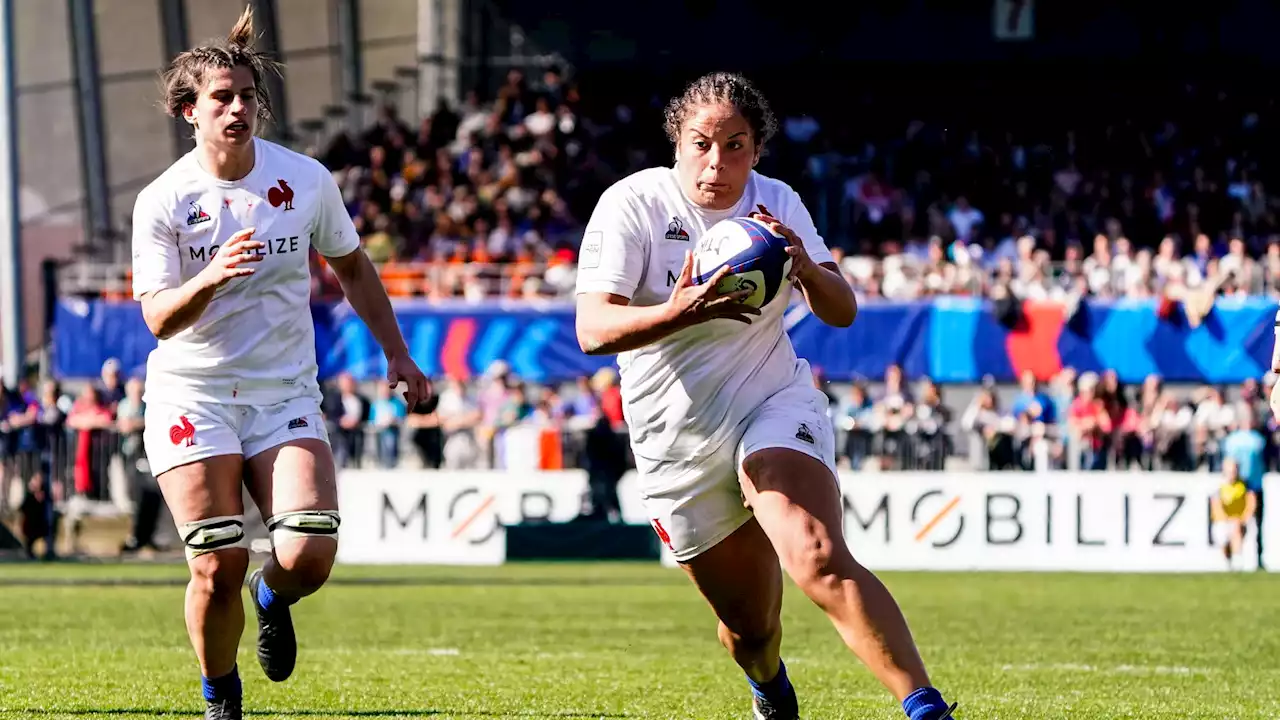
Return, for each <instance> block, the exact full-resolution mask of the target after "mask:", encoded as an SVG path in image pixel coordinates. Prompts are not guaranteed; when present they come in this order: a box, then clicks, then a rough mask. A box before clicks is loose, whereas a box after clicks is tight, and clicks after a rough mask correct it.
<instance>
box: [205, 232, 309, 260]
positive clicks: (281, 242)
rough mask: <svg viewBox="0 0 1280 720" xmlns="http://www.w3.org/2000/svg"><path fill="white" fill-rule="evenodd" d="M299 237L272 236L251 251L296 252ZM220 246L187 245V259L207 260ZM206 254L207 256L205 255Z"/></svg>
mask: <svg viewBox="0 0 1280 720" xmlns="http://www.w3.org/2000/svg"><path fill="white" fill-rule="evenodd" d="M299 237H300V236H298V235H294V236H293V237H282V238H272V239H271V240H263V241H262V244H263V246H264V247H261V248H258V249H257V250H253V251H252V252H253V253H255V254H257V255H284V254H285V253H294V252H298V239H299ZM221 248H222V246H221V245H210V246H209V248H208V250H207V251H206V250H205V248H197V247H194V246H192V247H188V248H187V252H188V254H189V255H190V258H188V259H190V260H191V261H192V262H195V261H199V262H209V261H210V260H212V259H213V256H214V255H217V254H218V250H220V249H221ZM206 255H207V256H208V257H206Z"/></svg>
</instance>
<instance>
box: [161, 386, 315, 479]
mask: <svg viewBox="0 0 1280 720" xmlns="http://www.w3.org/2000/svg"><path fill="white" fill-rule="evenodd" d="M144 419H145V421H146V429H145V430H143V434H142V441H143V444H144V446H145V448H146V451H147V462H148V464H149V465H150V466H151V474H152V475H159V474H160V473H162V472H165V471H166V470H172V469H173V468H175V467H178V466H179V465H186V464H187V463H191V462H195V461H197V460H204V459H206V458H211V457H214V456H216V455H243V456H244V459H246V460H248V459H249V458H251V457H253V456H254V455H257V454H259V453H261V452H263V451H264V450H269V449H271V448H273V447H275V446H277V445H281V444H283V443H286V442H289V441H290V440H300V439H313V440H323V441H324V442H326V443H327V442H329V432H328V430H326V429H325V424H324V416H323V415H321V413H320V403H319V402H317V401H316V400H315V398H312V397H298V398H293V399H291V400H285V401H283V402H279V403H275V404H274V405H264V406H254V405H230V404H226V403H212V402H199V401H191V402H184V401H175V402H172V403H158V402H151V403H147V409H146V416H145V418H144Z"/></svg>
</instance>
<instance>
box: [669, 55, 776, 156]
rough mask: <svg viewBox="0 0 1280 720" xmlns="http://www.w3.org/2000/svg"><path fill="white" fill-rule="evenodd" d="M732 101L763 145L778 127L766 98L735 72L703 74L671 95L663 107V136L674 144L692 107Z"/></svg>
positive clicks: (756, 139) (758, 141)
mask: <svg viewBox="0 0 1280 720" xmlns="http://www.w3.org/2000/svg"><path fill="white" fill-rule="evenodd" d="M721 103H723V104H727V105H732V106H733V107H734V108H735V109H736V110H737V111H738V112H739V113H740V114H741V115H742V117H744V118H746V121H747V124H748V125H750V126H751V133H752V135H754V136H755V142H756V145H757V146H760V145H763V144H765V143H766V142H768V141H769V139H770V138H772V137H773V135H774V133H776V132H777V131H778V121H777V119H776V118H775V117H774V116H773V110H772V109H771V108H770V107H769V101H768V100H766V99H765V97H764V93H762V92H760V90H759V89H758V88H756V86H755V85H753V84H752V83H751V81H750V80H748V79H746V78H745V77H743V76H742V75H739V74H737V73H727V72H717V73H710V74H708V75H703V76H702V77H700V78H698V79H697V80H694V81H693V82H692V83H689V85H688V87H686V88H685V89H684V92H683V93H682V94H680V95H679V96H678V97H674V98H671V102H669V103H667V107H666V110H665V111H664V115H665V122H664V123H663V127H664V129H665V130H666V131H667V139H668V140H670V141H671V142H672V143H674V144H678V142H679V139H680V129H681V128H682V127H684V123H685V121H686V120H688V118H689V114H690V113H691V112H692V111H693V109H694V108H696V107H699V106H702V105H714V104H721Z"/></svg>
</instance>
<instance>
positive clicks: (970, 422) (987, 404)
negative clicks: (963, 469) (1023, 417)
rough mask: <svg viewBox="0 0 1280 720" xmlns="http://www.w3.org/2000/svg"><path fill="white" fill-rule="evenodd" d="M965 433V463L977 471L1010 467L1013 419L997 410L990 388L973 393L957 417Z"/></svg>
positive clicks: (997, 403) (1011, 463)
mask: <svg viewBox="0 0 1280 720" xmlns="http://www.w3.org/2000/svg"><path fill="white" fill-rule="evenodd" d="M960 426H961V428H962V429H963V430H964V431H965V432H966V433H968V435H969V438H970V443H969V462H970V463H971V464H972V465H973V467H974V468H976V469H979V470H1008V469H1011V468H1012V467H1014V447H1013V432H1014V428H1015V423H1014V419H1013V417H1011V416H1008V415H1004V414H1002V413H1001V412H1000V405H999V401H998V399H997V398H996V394H995V393H994V392H993V391H992V390H991V389H990V388H985V387H984V388H983V389H982V390H980V391H978V393H977V394H976V395H974V398H973V402H972V403H970V405H969V407H968V409H966V410H965V411H964V415H963V416H961V418H960Z"/></svg>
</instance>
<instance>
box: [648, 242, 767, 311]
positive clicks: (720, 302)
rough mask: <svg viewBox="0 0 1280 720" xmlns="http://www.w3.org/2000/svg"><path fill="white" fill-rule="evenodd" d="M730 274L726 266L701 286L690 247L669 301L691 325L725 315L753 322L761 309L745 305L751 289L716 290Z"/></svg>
mask: <svg viewBox="0 0 1280 720" xmlns="http://www.w3.org/2000/svg"><path fill="white" fill-rule="evenodd" d="M728 273H729V267H728V266H727V265H726V266H724V267H722V268H720V269H719V270H717V271H716V274H715V275H712V276H711V279H710V280H708V281H707V282H705V283H703V284H701V285H695V284H693V252H692V251H689V250H686V251H685V254H684V266H683V267H682V268H680V276H679V277H678V278H676V285H675V287H674V288H672V290H671V299H670V300H668V301H667V303H668V304H669V305H671V307H672V309H673V310H674V311H675V313H676V316H677V317H679V318H680V319H682V320H684V321H685V322H687V323H688V324H690V325H695V324H697V323H701V322H706V321H707V320H711V319H713V318H725V319H728V320H737V321H738V322H744V323H748V324H750V322H751V317H752V316H753V315H759V314H760V309H759V308H754V307H751V306H750V305H747V304H744V303H743V302H742V301H743V300H745V299H747V297H748V296H750V295H751V291H750V290H737V291H734V292H731V293H725V294H721V293H720V291H718V290H716V287H717V286H719V284H720V280H721V279H722V278H723V277H724V276H725V275H727V274H728Z"/></svg>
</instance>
